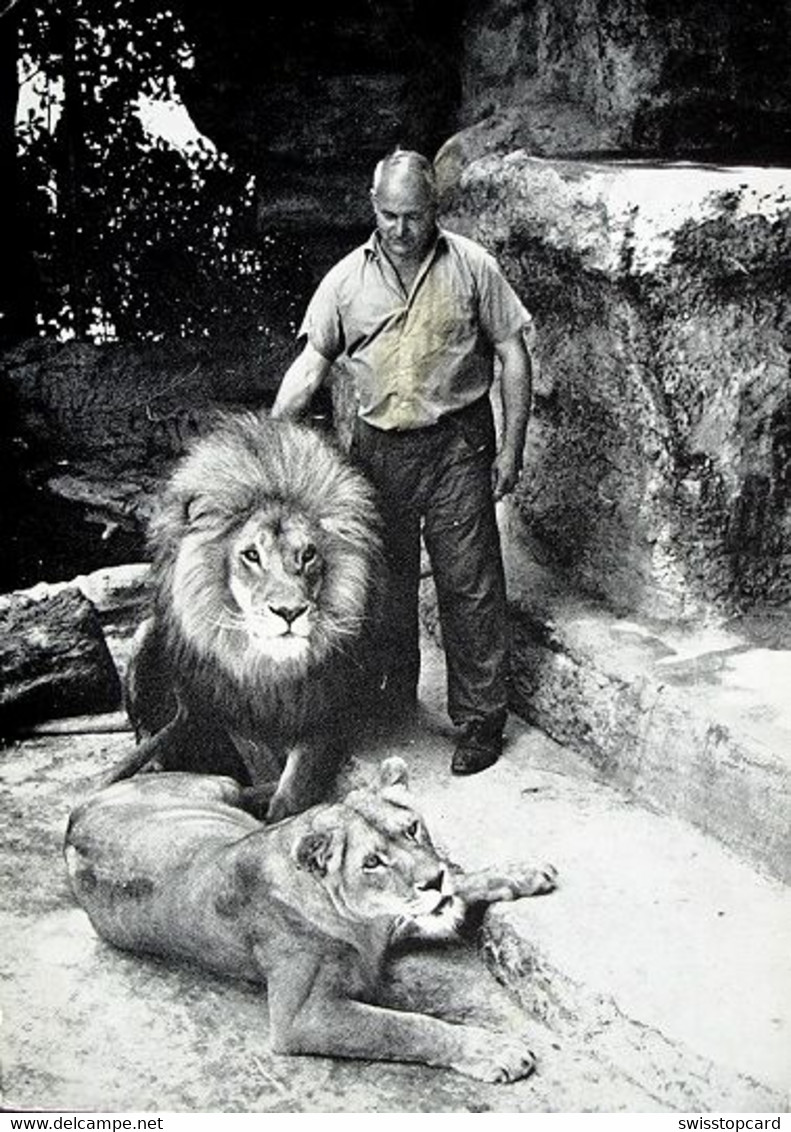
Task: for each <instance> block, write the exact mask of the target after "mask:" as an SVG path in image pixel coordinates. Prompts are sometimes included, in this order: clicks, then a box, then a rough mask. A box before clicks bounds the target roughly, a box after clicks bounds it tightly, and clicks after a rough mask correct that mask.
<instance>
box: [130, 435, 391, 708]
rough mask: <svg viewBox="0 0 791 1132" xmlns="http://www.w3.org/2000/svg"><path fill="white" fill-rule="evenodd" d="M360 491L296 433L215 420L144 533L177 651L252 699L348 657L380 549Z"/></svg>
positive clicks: (361, 484)
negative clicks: (336, 657) (216, 670)
mask: <svg viewBox="0 0 791 1132" xmlns="http://www.w3.org/2000/svg"><path fill="white" fill-rule="evenodd" d="M377 524H378V521H377V517H376V510H375V506H374V501H373V494H372V490H371V488H370V486H369V485H368V484H367V483H366V482H365V480H364V479H363V477H362V476H361V475H360V473H359V472H357V471H356V470H354V469H353V468H352V467H350V466H349V465H347V464H346V463H344V462H343V460H342V459H341V458H340V457H339V455H338V453H337V452H335V451H334V450H333V449H332V448H331V447H330V446H329V445H328V444H327V443H326V442H324V441H323V440H322V439H321V438H320V437H318V436H316V435H315V434H314V433H312V432H311V430H309V429H305V428H301V427H300V426H298V425H294V424H293V423H291V422H286V421H271V420H268V419H266V418H262V417H256V416H254V415H252V414H247V415H241V416H233V417H229V418H227V419H226V420H225V421H224V423H222V424H221V425H220V426H219V427H218V429H217V430H215V431H214V432H213V433H211V434H210V435H208V436H206V437H204V438H203V439H202V440H200V441H199V442H198V443H197V444H196V445H195V447H194V449H193V451H192V452H191V453H190V454H189V455H188V456H187V457H186V458H185V460H184V461H183V462H182V464H181V465H180V466H179V468H177V470H176V472H175V474H174V475H173V477H172V479H171V481H170V482H169V484H168V486H167V489H166V491H165V493H164V496H163V499H162V504H161V508H160V510H159V512H158V515H157V516H156V517H155V520H154V522H153V524H152V529H151V537H152V545H153V547H154V550H155V556H156V557H155V561H156V569H157V574H158V578H159V587H160V588H159V598H158V602H159V608H160V610H161V617H162V619H163V621H164V623H165V624H166V626H167V630H168V633H169V634H170V642H171V644H173V645H175V646H176V647H177V648H181V647H182V646H183V645H184V644H186V645H187V646H188V648H189V651H190V653H191V654H192V656H191V657H190V658H189V660H188V661H186V664H187V666H188V668H189V671H186V672H185V673H183V674H182V675H183V676H184V677H185V678H187V679H188V678H189V676H190V671H192V669H193V667H194V665H195V662H196V660H197V661H198V662H199V663H200V664H201V665H202V666H203V669H204V672H208V671H209V670H210V668H211V666H219V667H220V668H221V669H223V670H224V675H225V676H226V677H228V676H230V677H231V678H232V679H233V681H234V682H235V683H236V684H237V685H238V686H239V687H240V688H247V689H249V691H250V693H251V694H252V693H253V692H254V690H255V689H256V688H260V686H261V682H262V681H265V682H266V683H267V686H270V687H271V686H272V685H273V683H274V682H276V681H277V680H278V679H279V677H280V676H281V675H282V676H285V677H287V678H296V677H299V676H300V675H301V674H304V673H305V672H307V671H308V669H310V670H311V671H312V672H313V673H315V671H316V670H317V667H318V666H319V665H321V664H323V663H324V662H325V661H327V660H328V659H329V657H330V656H331V655H332V654H333V653H337V652H342V653H343V654H344V655H346V654H348V652H349V648H350V644H352V643H353V642H354V641H356V640H357V639H358V638H359V637H360V636H361V634H362V632H363V629H364V626H365V622H366V618H367V615H368V611H369V609H370V606H371V601H372V595H373V592H374V588H375V577H376V576H377V571H378V568H379V567H378V563H379V553H380V542H379V536H378V530H377Z"/></svg>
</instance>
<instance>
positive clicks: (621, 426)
mask: <svg viewBox="0 0 791 1132" xmlns="http://www.w3.org/2000/svg"><path fill="white" fill-rule="evenodd" d="M441 168H442V167H441ZM445 174H446V175H447V177H448V178H449V180H450V181H451V182H454V183H455V184H456V198H455V204H454V205H453V207H452V209H451V211H450V213H449V215H448V218H447V223H448V225H449V227H452V228H457V229H459V230H463V231H466V232H467V233H468V234H471V235H473V236H474V237H476V238H478V239H480V241H481V242H482V243H483V244H484V245H486V246H487V247H489V248H490V249H491V250H492V251H493V252H495V253H496V254H497V255H498V257H499V259H500V261H501V263H502V265H503V267H504V269H505V271H506V273H507V275H508V276H509V278H510V279H511V280H512V282H513V283H514V284H515V286H516V287H517V288H518V290H519V291H520V293H521V295H522V296H523V298H524V300H525V302H526V303H527V305H528V306H529V307H530V308H531V309H532V311H533V313H534V315H535V317H536V323H537V336H536V351H537V355H538V358H539V360H540V367H541V370H540V376H539V379H538V381H537V388H536V396H535V414H534V422H533V424H532V425H531V431H530V435H529V440H528V449H527V466H526V472H525V475H524V477H523V481H522V485H521V487H520V489H519V492H518V495H517V500H518V505H519V507H520V509H521V511H522V513H523V515H524V516H525V518H526V520H527V523H528V526H529V529H530V533H531V537H532V539H533V540H534V542H535V543H536V544H538V545H539V546H540V551H541V553H542V554H543V556H544V558H545V560H546V561H547V563H548V564H551V565H552V566H553V568H555V569H557V570H561V571H563V572H564V573H565V574H566V575H567V576H568V577H569V578H570V579H571V580H572V581H573V582H575V583H576V584H578V585H580V586H582V587H583V588H585V589H587V591H588V592H589V593H591V594H592V595H594V596H597V597H600V598H603V599H604V600H606V601H607V602H609V603H610V604H611V605H612V606H613V607H614V608H616V609H621V610H632V611H635V612H639V613H641V614H644V615H647V616H651V617H655V618H660V619H679V618H694V617H701V616H703V615H706V614H710V613H712V612H713V611H728V610H731V611H733V610H739V609H745V608H751V607H757V606H760V605H761V604H764V603H768V604H773V605H778V604H781V603H783V602H787V601H788V600H789V598H791V581H790V580H791V570H790V569H789V565H791V510H790V507H791V492H789V477H790V476H791V386H789V380H788V373H789V358H790V357H791V344H790V343H791V299H789V294H791V291H790V290H789V287H788V262H789V260H788V245H789V238H791V174H789V173H788V172H787V171H783V170H761V169H716V168H708V169H700V168H693V167H690V166H658V167H650V166H645V165H641V164H633V163H625V164H624V163H616V164H590V163H585V162H552V161H543V160H540V159H536V158H530V157H528V156H527V155H526V154H525V153H524V152H523V151H516V152H512V153H509V154H506V155H504V156H499V157H488V158H482V159H480V160H477V161H472V162H471V163H470V164H469V165H467V166H465V167H464V168H463V169H462V170H461V171H459V169H458V168H454V167H453V166H452V162H451V164H450V165H449V166H447V167H445ZM454 179H455V180H454Z"/></svg>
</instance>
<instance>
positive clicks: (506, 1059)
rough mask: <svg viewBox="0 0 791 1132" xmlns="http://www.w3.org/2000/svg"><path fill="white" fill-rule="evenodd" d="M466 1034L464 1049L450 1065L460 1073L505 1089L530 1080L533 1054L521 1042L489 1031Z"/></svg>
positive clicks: (534, 1063) (533, 1066) (475, 1031)
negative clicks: (520, 1081) (511, 1084)
mask: <svg viewBox="0 0 791 1132" xmlns="http://www.w3.org/2000/svg"><path fill="white" fill-rule="evenodd" d="M467 1030H468V1036H467V1040H466V1043H465V1046H466V1048H465V1049H464V1052H463V1053H462V1056H461V1057H460V1058H459V1059H458V1060H457V1061H455V1062H454V1064H453V1068H454V1069H456V1070H458V1072H459V1073H464V1074H465V1075H466V1076H467V1077H474V1078H475V1079H476V1080H477V1081H490V1082H493V1083H494V1084H500V1085H505V1084H507V1083H508V1082H509V1081H519V1080H520V1079H521V1078H523V1077H529V1076H530V1074H531V1073H532V1072H533V1070H534V1069H535V1067H536V1058H535V1054H534V1053H533V1051H532V1050H530V1049H528V1048H527V1046H525V1045H524V1044H523V1043H522V1042H520V1041H517V1040H515V1039H513V1038H506V1037H504V1036H503V1035H502V1034H496V1033H494V1032H493V1031H490V1030H471V1029H470V1028H469V1027H468V1028H467Z"/></svg>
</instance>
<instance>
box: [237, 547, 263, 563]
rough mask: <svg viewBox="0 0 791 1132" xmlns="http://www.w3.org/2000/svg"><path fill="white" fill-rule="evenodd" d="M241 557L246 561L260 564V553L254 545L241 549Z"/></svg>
mask: <svg viewBox="0 0 791 1132" xmlns="http://www.w3.org/2000/svg"><path fill="white" fill-rule="evenodd" d="M242 558H244V560H245V561H246V562H253V563H254V564H255V565H256V566H260V565H261V555H260V554H259V553H258V551H257V550H256V548H255V547H254V546H246V547H245V548H244V550H243V551H242Z"/></svg>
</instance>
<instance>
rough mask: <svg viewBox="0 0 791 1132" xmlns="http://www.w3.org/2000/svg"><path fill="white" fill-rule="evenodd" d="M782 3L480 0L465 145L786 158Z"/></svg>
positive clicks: (789, 126) (788, 135)
mask: <svg viewBox="0 0 791 1132" xmlns="http://www.w3.org/2000/svg"><path fill="white" fill-rule="evenodd" d="M787 21H788V14H787V11H786V10H785V9H783V7H782V5H780V6H776V7H774V8H773V9H771V10H770V9H769V8H767V7H766V6H765V5H760V6H757V5H755V4H752V3H747V4H715V3H712V2H711V0H691V2H690V3H686V4H683V5H682V4H678V3H675V2H673V0H670V2H667V3H665V2H659V3H657V2H656V0H633V2H631V3H628V4H627V3H618V2H616V3H612V2H611V0H606V2H605V0H585V2H584V3H579V2H578V0H537V2H535V3H524V0H485V2H484V3H481V4H476V5H474V6H471V7H470V9H469V10H468V13H467V18H466V21H465V34H464V37H463V41H462V43H463V48H462V53H461V79H462V92H463V96H462V105H461V117H462V120H463V121H464V122H465V124H468V125H469V124H470V123H477V124H478V125H477V127H473V129H472V130H471V131H470V135H471V137H470V136H469V135H468V137H467V142H468V144H469V141H470V140H473V141H474V144H475V145H476V146H478V147H480V146H481V145H483V146H484V147H486V148H495V147H499V148H503V147H504V146H506V147H507V148H509V149H515V148H517V147H524V148H526V149H528V150H529V151H530V152H531V153H534V154H541V155H544V156H547V155H550V154H554V155H560V154H569V153H574V152H577V153H581V152H591V151H604V150H606V151H609V152H614V151H621V152H624V151H625V152H627V153H630V154H635V153H641V152H643V153H645V152H648V153H652V154H656V153H662V154H663V155H664V156H666V157H670V156H674V155H675V156H681V157H692V156H696V157H697V158H698V159H701V158H703V159H706V158H708V159H709V160H715V161H716V160H721V159H722V158H723V155H726V154H727V155H728V158H729V159H730V160H742V161H744V160H776V161H777V160H779V161H783V160H784V158H786V159H787V157H788V153H789V150H790V149H791V114H790V113H789V96H790V95H791V84H789V72H788V59H789V36H788V23H787Z"/></svg>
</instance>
